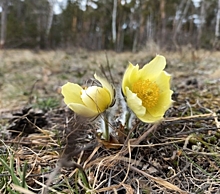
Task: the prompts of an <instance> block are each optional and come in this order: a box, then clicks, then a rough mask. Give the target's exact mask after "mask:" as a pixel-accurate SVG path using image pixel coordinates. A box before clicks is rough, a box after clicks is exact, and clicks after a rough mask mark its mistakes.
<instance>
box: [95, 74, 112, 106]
mask: <svg viewBox="0 0 220 194" xmlns="http://www.w3.org/2000/svg"><path fill="white" fill-rule="evenodd" d="M94 77H95V79H97V80H98V81H99V82H100V83H101V84H102V87H103V88H105V89H106V90H107V91H108V92H109V94H110V98H111V102H112V101H113V100H114V98H115V91H114V89H113V87H112V85H111V84H110V83H109V82H108V81H107V80H106V79H105V78H102V77H99V76H98V75H96V74H95V75H94Z"/></svg>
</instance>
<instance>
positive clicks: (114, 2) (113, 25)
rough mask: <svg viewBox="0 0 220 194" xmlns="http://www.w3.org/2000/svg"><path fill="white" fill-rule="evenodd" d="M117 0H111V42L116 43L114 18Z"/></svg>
mask: <svg viewBox="0 0 220 194" xmlns="http://www.w3.org/2000/svg"><path fill="white" fill-rule="evenodd" d="M117 4H118V2H117V0H113V11H112V42H113V43H114V44H115V42H116V16H117Z"/></svg>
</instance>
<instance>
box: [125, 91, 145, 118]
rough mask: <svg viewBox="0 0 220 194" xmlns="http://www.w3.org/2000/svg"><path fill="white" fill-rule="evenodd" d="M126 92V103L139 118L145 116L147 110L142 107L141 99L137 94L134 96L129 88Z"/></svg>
mask: <svg viewBox="0 0 220 194" xmlns="http://www.w3.org/2000/svg"><path fill="white" fill-rule="evenodd" d="M125 90H126V94H127V96H126V101H127V104H128V107H129V108H130V109H131V110H132V111H133V112H134V113H135V114H136V116H137V117H139V116H143V115H144V114H145V112H146V108H145V107H144V106H142V101H141V99H140V98H138V97H137V94H134V93H133V92H132V91H131V90H129V88H128V87H126V88H125Z"/></svg>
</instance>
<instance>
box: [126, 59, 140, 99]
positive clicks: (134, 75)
mask: <svg viewBox="0 0 220 194" xmlns="http://www.w3.org/2000/svg"><path fill="white" fill-rule="evenodd" d="M138 71H139V65H135V66H134V65H133V64H132V63H129V65H128V67H127V69H126V71H125V73H124V76H123V80H122V92H123V94H124V95H126V89H125V88H126V87H128V88H129V89H131V88H132V84H133V83H134V82H136V81H137V80H138V79H139V74H138Z"/></svg>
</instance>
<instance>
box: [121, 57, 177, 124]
mask: <svg viewBox="0 0 220 194" xmlns="http://www.w3.org/2000/svg"><path fill="white" fill-rule="evenodd" d="M165 66H166V59H165V57H163V56H161V55H157V56H156V57H155V58H154V59H153V60H152V61H150V63H148V64H146V65H145V66H144V67H143V68H142V69H139V66H138V65H136V66H134V65H132V64H131V63H129V66H128V68H127V70H126V71H125V73H124V76H123V80H122V93H123V95H124V97H125V100H126V102H127V105H128V107H129V108H130V109H131V110H132V111H133V112H134V113H135V115H136V116H137V117H138V118H139V119H140V120H142V121H143V122H147V123H154V122H157V121H159V120H161V119H162V118H163V116H164V113H165V112H166V110H167V109H168V108H169V107H170V106H171V104H172V100H171V95H172V93H173V91H172V90H170V77H171V76H170V75H169V74H168V73H167V72H166V71H164V68H165Z"/></svg>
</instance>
